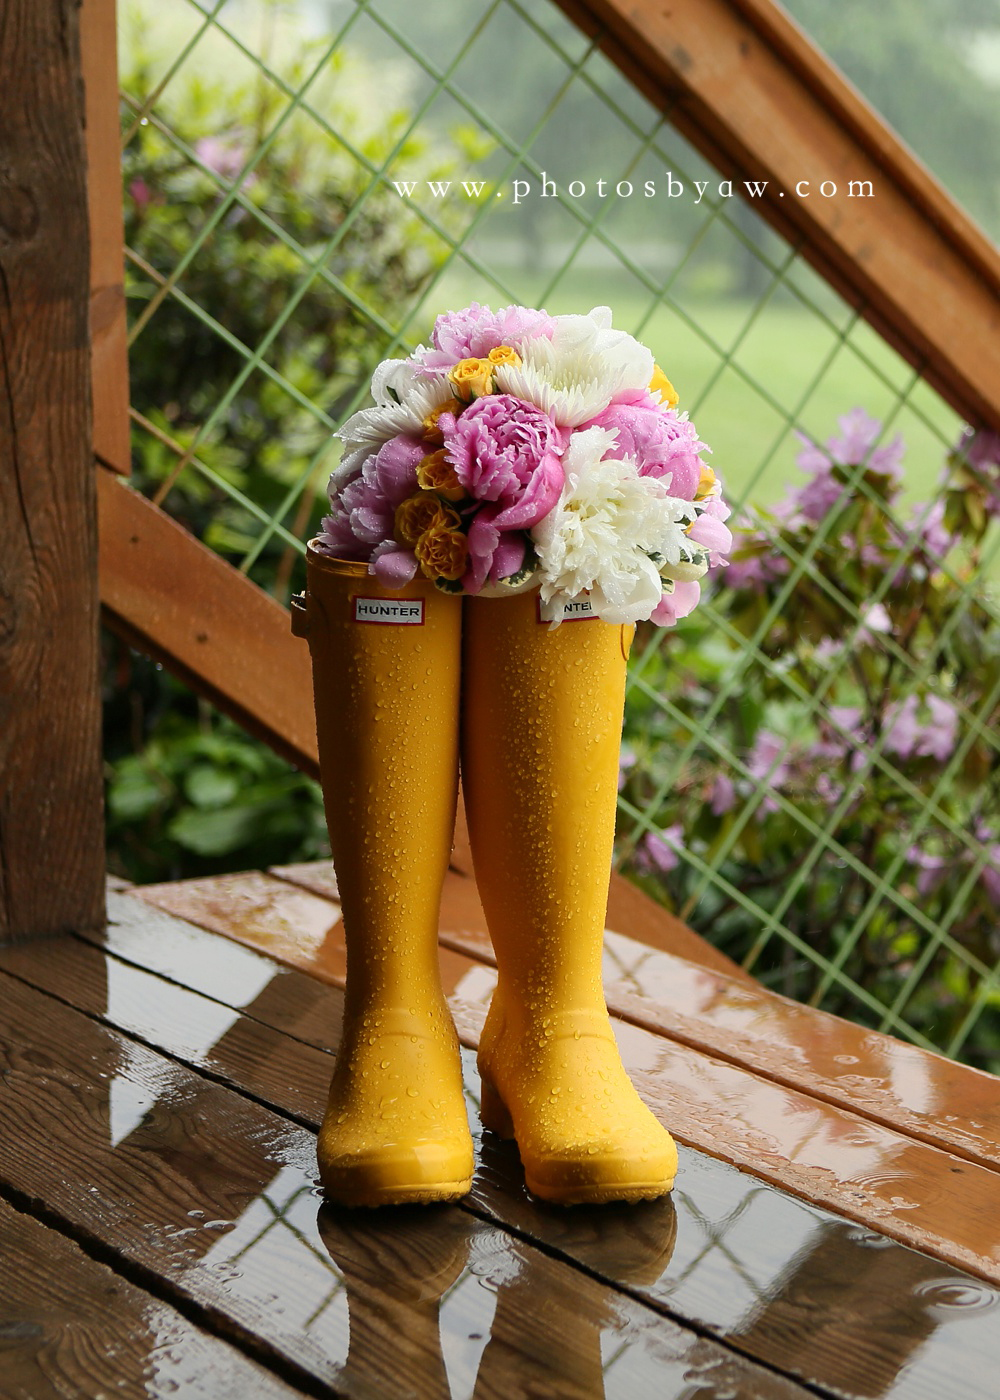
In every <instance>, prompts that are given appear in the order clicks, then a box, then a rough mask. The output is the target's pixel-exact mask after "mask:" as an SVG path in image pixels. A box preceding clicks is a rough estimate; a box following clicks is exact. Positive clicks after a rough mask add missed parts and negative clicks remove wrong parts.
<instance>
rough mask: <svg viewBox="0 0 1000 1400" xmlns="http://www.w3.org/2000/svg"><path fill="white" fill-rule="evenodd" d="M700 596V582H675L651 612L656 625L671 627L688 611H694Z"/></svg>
mask: <svg viewBox="0 0 1000 1400" xmlns="http://www.w3.org/2000/svg"><path fill="white" fill-rule="evenodd" d="M700 597H701V584H700V583H675V584H674V587H673V591H672V592H671V593H664V595H663V597H662V598H661V599H660V601H659V602H658V603H657V605H656V607H655V608H654V609H653V612H652V619H651V620H652V621H653V622H655V623H656V625H657V627H673V625H674V623H675V622H677V621H678V620H679V619H680V618H682V617H687V615H688V613H692V612H694V610H695V608H696V607H697V606H698V599H699V598H700Z"/></svg>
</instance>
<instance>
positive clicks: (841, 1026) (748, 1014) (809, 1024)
mask: <svg viewBox="0 0 1000 1400" xmlns="http://www.w3.org/2000/svg"><path fill="white" fill-rule="evenodd" d="M442 937H443V939H445V941H446V942H447V945H448V947H449V948H451V949H453V950H454V951H456V952H467V953H468V954H469V956H470V957H473V958H476V959H478V960H481V961H483V962H486V963H489V964H490V965H491V966H495V965H496V960H495V958H494V956H493V949H492V945H491V944H490V943H489V938H488V935H484V934H481V933H479V932H478V931H475V932H471V931H470V932H468V933H465V934H464V935H457V936H456V935H455V934H451V933H449V934H446V935H442ZM604 985H605V989H606V993H607V999H608V1005H609V1006H610V1007H611V1008H612V1010H613V1011H614V1013H615V1014H616V1015H618V1016H621V1017H623V1018H624V1019H625V1020H628V1021H631V1022H632V1023H633V1024H635V1025H637V1026H643V1027H645V1028H646V1029H647V1030H651V1031H655V1032H656V1033H657V1034H660V1035H665V1036H667V1037H669V1038H670V1039H671V1040H677V1041H680V1042H681V1043H682V1044H685V1045H689V1046H691V1047H692V1048H693V1049H696V1050H705V1051H707V1052H708V1053H709V1054H711V1055H712V1056H714V1057H716V1058H718V1059H723V1060H728V1061H729V1062H730V1063H731V1064H734V1065H742V1066H743V1067H745V1068H746V1069H749V1070H752V1071H753V1072H754V1073H755V1074H760V1075H764V1076H765V1077H766V1078H768V1079H773V1080H774V1081H775V1082H776V1083H778V1084H784V1085H787V1086H789V1087H790V1088H794V1089H800V1090H803V1091H804V1092H806V1093H808V1094H809V1095H810V1096H812V1097H813V1098H818V1099H824V1100H825V1101H827V1102H828V1103H833V1104H839V1105H841V1106H842V1107H844V1108H848V1109H850V1110H851V1111H852V1112H853V1113H859V1114H861V1115H862V1116H864V1117H866V1118H871V1119H872V1120H873V1121H875V1122H877V1123H883V1124H885V1125H886V1126H887V1127H890V1128H893V1129H894V1130H897V1131H899V1132H903V1133H905V1134H906V1135H907V1136H908V1137H914V1138H919V1139H920V1140H921V1141H923V1142H928V1143H932V1144H933V1145H934V1146H936V1147H942V1148H944V1149H945V1150H946V1151H948V1152H954V1153H956V1154H957V1155H959V1156H961V1157H966V1158H968V1159H969V1160H970V1161H973V1162H978V1163H980V1164H982V1165H987V1166H992V1167H1000V1084H998V1081H997V1078H996V1076H995V1075H992V1074H987V1073H986V1072H985V1071H981V1070H976V1069H972V1068H970V1067H969V1066H967V1065H960V1064H956V1063H955V1061H954V1060H947V1059H945V1057H944V1056H943V1055H935V1054H931V1053H929V1052H928V1051H926V1050H922V1049H920V1048H919V1047H918V1046H915V1045H908V1044H906V1042H905V1041H901V1040H896V1039H894V1038H893V1037H892V1036H889V1035H880V1034H879V1033H878V1032H877V1031H870V1030H866V1029H865V1027H863V1026H858V1025H856V1024H855V1023H854V1022H852V1021H845V1020H843V1019H842V1018H841V1017H839V1016H833V1015H830V1014H829V1013H828V1012H825V1011H817V1010H815V1009H814V1008H813V1007H810V1006H803V1005H802V1003H801V1002H796V1001H791V1000H790V999H789V998H787V997H782V996H779V995H778V994H777V993H775V992H770V991H767V990H766V989H765V988H763V987H762V986H761V985H760V984H759V983H757V982H750V983H747V982H743V981H737V980H736V979H734V978H731V977H727V976H726V975H725V973H720V972H716V971H714V970H712V969H708V968H705V967H698V966H695V965H694V964H693V963H691V962H688V961H687V960H686V959H683V958H679V957H674V956H672V955H671V954H669V953H664V952H660V951H659V950H656V949H651V948H645V947H644V946H643V945H642V944H641V943H639V942H637V941H636V940H635V939H633V938H627V937H623V936H622V935H621V934H616V933H614V932H612V931H610V930H609V931H608V932H607V934H606V938H605V956H604Z"/></svg>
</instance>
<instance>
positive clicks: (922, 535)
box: [908, 499, 955, 559]
mask: <svg viewBox="0 0 1000 1400" xmlns="http://www.w3.org/2000/svg"><path fill="white" fill-rule="evenodd" d="M944 509H945V507H944V501H943V500H940V499H938V500H936V501H935V502H934V504H933V505H932V506H931V508H930V510H928V509H927V507H926V506H914V508H913V514H912V515H911V516H910V523H909V526H908V532H910V531H913V530H917V531H918V536H917V538H918V540H919V542H920V544H921V545H922V546H923V547H924V549H926V550H927V552H928V553H929V554H932V555H934V556H935V558H937V559H943V558H944V556H945V555H946V554H947V553H948V552H949V551H950V550H951V548H952V546H953V545H954V543H955V536H954V535H953V534H952V532H951V531H950V530H949V529H947V528H946V526H945V523H944Z"/></svg>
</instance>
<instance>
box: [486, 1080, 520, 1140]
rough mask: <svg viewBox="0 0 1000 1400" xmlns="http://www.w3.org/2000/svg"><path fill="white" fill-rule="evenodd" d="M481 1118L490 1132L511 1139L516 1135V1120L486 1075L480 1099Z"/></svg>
mask: <svg viewBox="0 0 1000 1400" xmlns="http://www.w3.org/2000/svg"><path fill="white" fill-rule="evenodd" d="M479 1118H480V1121H481V1122H482V1125H483V1127H484V1128H486V1129H487V1131H488V1132H491V1133H496V1135H497V1137H501V1138H506V1139H508V1140H509V1139H511V1138H513V1136H514V1122H513V1119H512V1118H511V1116H510V1114H509V1113H508V1111H507V1105H506V1104H505V1103H504V1101H503V1099H502V1098H501V1097H500V1095H499V1094H498V1093H497V1091H496V1089H494V1087H493V1085H492V1084H491V1083H490V1081H489V1080H488V1079H486V1078H485V1077H484V1078H483V1081H482V1097H481V1099H480V1101H479Z"/></svg>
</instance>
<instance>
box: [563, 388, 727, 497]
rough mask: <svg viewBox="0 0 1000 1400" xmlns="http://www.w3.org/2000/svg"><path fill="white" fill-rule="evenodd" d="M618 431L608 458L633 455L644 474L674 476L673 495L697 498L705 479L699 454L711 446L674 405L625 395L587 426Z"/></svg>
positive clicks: (633, 395) (643, 395)
mask: <svg viewBox="0 0 1000 1400" xmlns="http://www.w3.org/2000/svg"><path fill="white" fill-rule="evenodd" d="M585 426H586V427H588V428H604V429H606V430H607V431H608V432H611V431H614V432H616V433H617V434H618V436H617V438H616V439H615V444H614V446H613V447H611V448H609V449H608V452H607V457H608V458H610V459H612V460H615V461H620V460H621V459H622V458H623V457H631V458H632V460H633V461H634V462H635V464H636V466H637V468H638V470H639V475H640V476H653V477H656V478H657V479H663V478H665V477H667V476H669V477H670V484H669V486H668V487H667V489H668V490H669V492H670V494H671V496H676V497H677V498H678V499H679V500H682V501H693V500H694V497H695V492H696V491H697V490H698V483H699V481H700V479H701V468H702V463H701V462H700V461H699V458H698V454H699V453H700V452H706V451H708V450H710V449H708V448H707V447H706V445H705V443H703V442H702V441H701V439H700V438H699V437H698V433H697V431H696V430H695V426H694V424H693V423H692V422H690V421H689V420H688V419H687V418H682V417H680V416H679V415H678V414H677V412H676V411H675V410H674V409H672V408H663V407H661V405H660V404H658V403H655V402H654V401H653V399H652V397H651V396H650V395H649V394H648V393H645V392H643V393H636V394H625V395H622V396H620V397H619V398H618V399H617V400H616V401H615V402H614V403H611V404H609V405H608V407H607V408H606V409H604V411H603V412H602V413H599V414H598V415H597V417H596V418H592V419H591V420H590V422H589V423H587V424H586V425H585Z"/></svg>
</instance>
